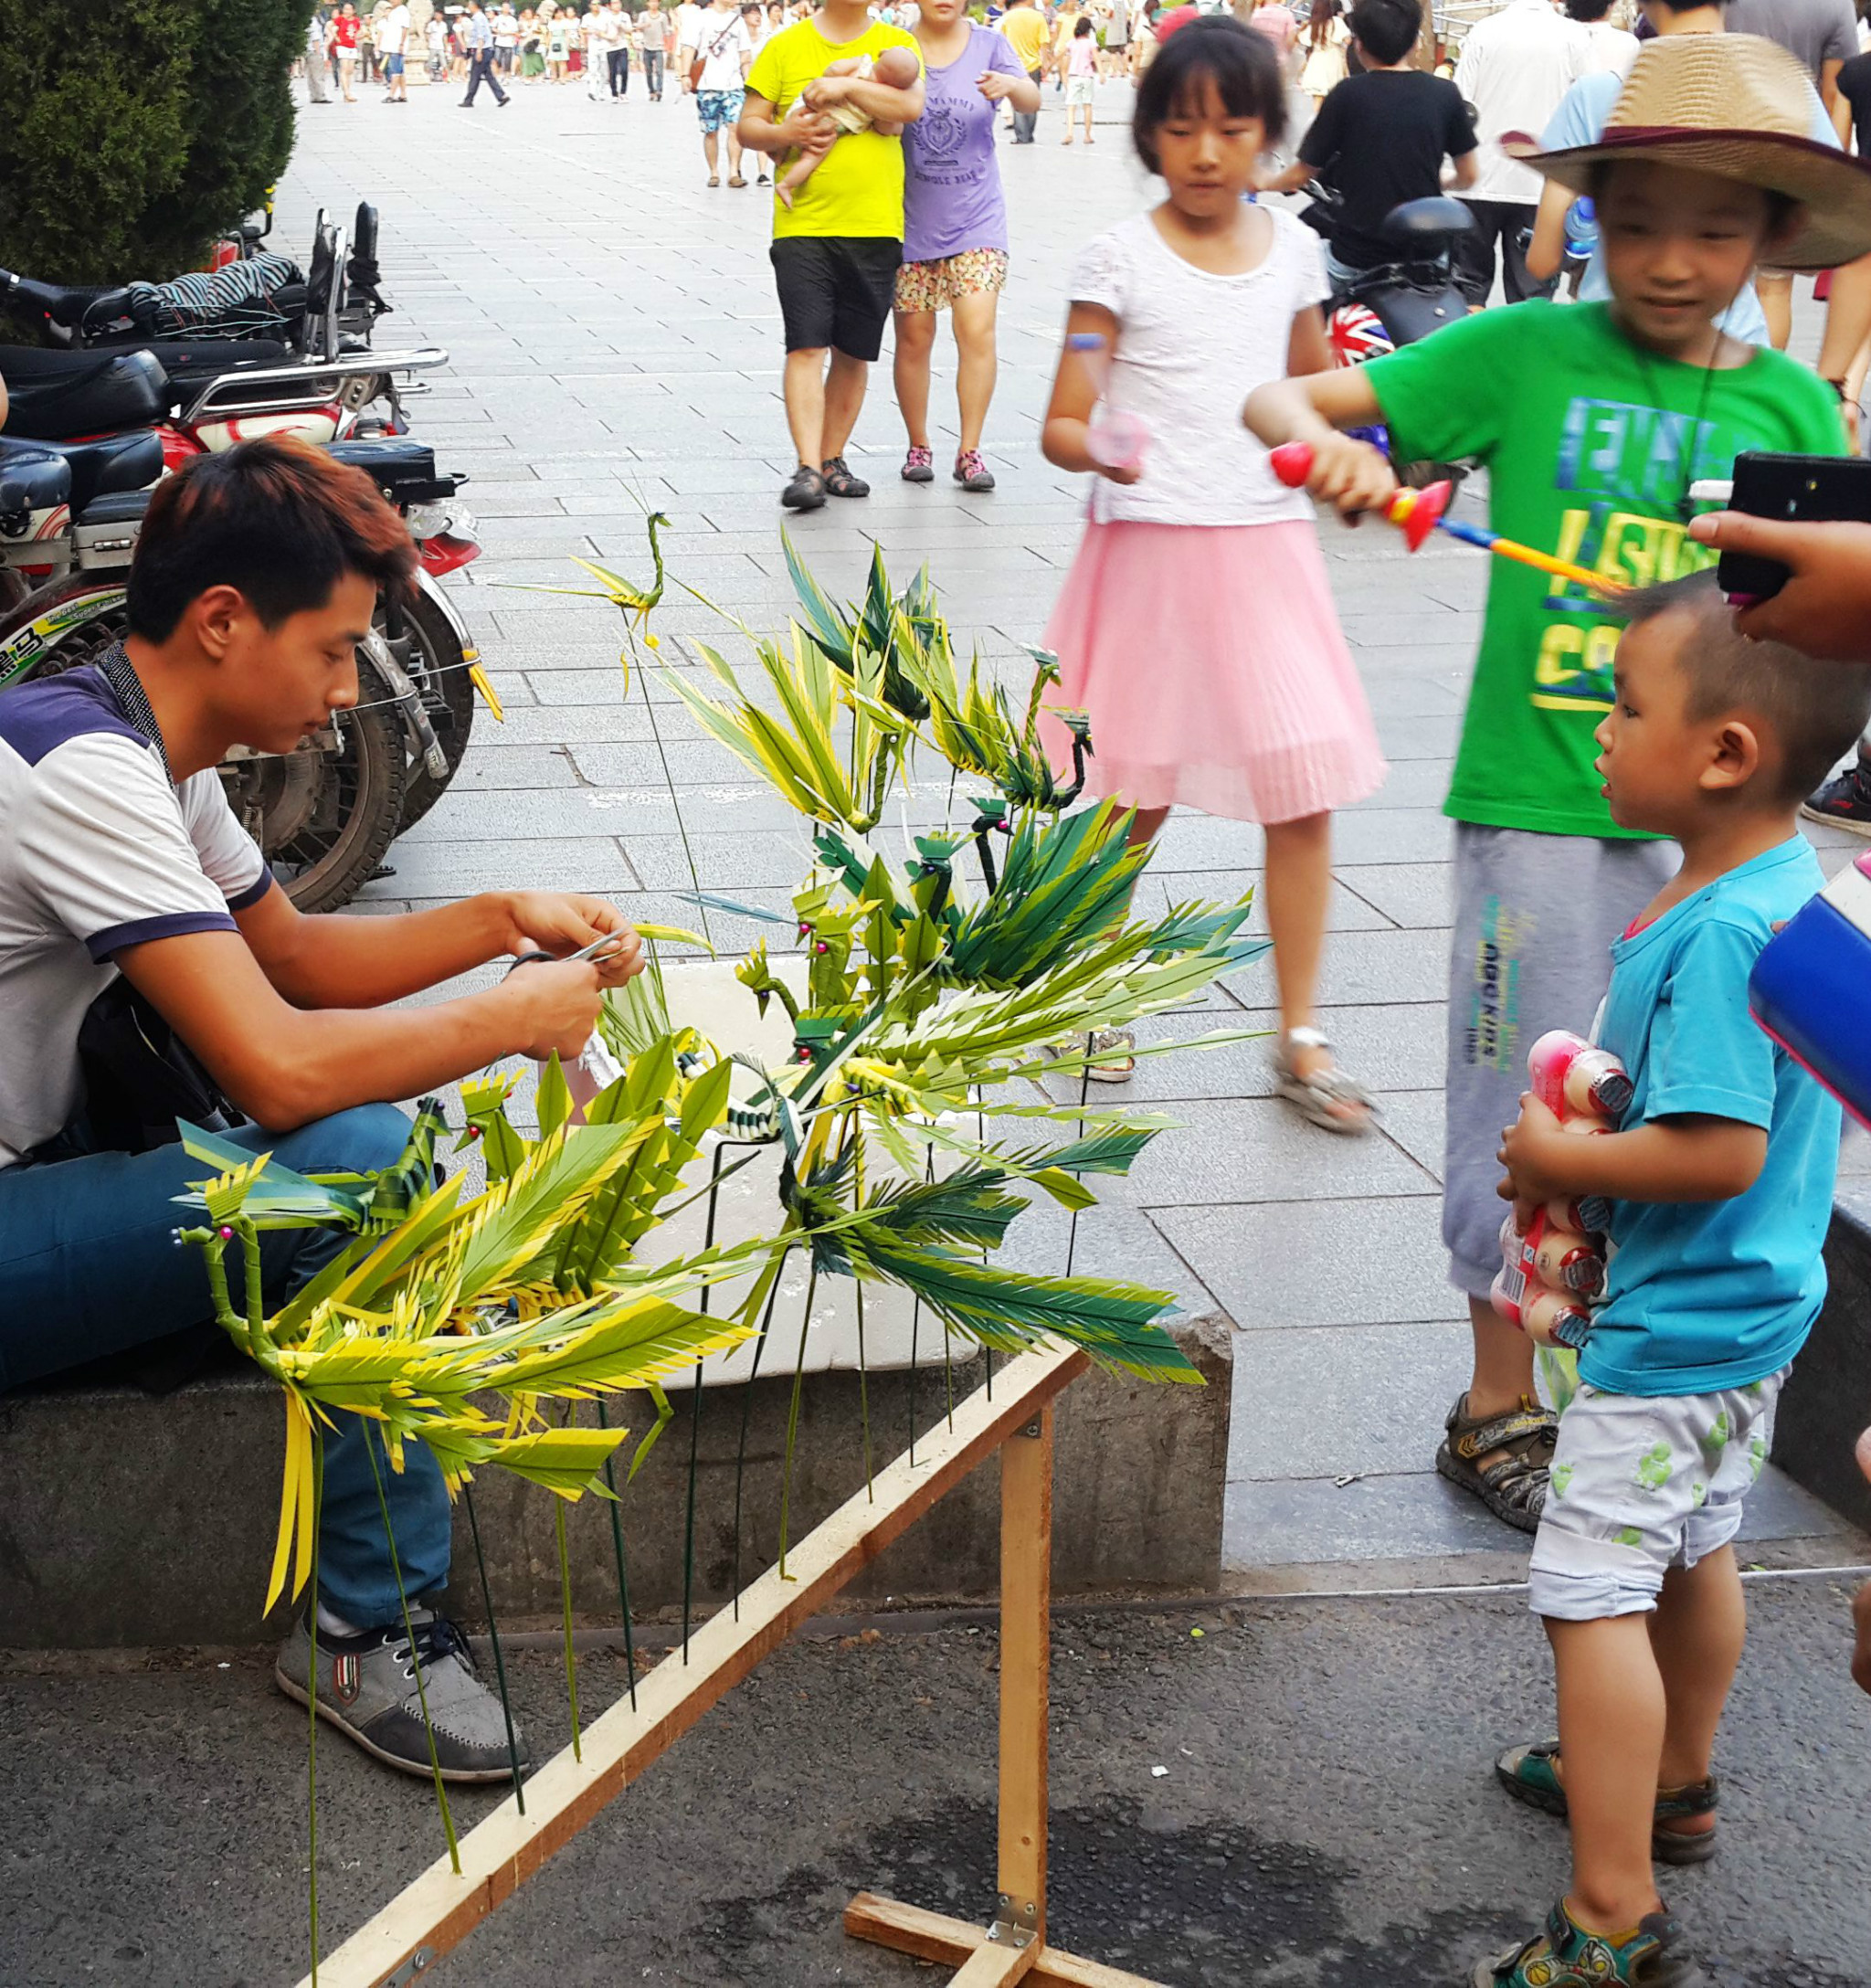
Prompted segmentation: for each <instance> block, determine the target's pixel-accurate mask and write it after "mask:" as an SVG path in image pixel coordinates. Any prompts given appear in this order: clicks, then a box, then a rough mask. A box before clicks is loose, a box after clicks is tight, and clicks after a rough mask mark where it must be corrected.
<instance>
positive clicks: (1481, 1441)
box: [1436, 1394, 1559, 1532]
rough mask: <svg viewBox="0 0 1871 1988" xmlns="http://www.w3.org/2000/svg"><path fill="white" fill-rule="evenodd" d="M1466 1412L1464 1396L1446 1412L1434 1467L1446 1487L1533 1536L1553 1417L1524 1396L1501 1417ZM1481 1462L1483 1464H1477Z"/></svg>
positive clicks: (1555, 1427) (1555, 1432)
mask: <svg viewBox="0 0 1871 1988" xmlns="http://www.w3.org/2000/svg"><path fill="white" fill-rule="evenodd" d="M1467 1407H1468V1397H1467V1395H1465V1394H1464V1395H1463V1396H1462V1397H1461V1399H1460V1400H1459V1401H1456V1403H1455V1405H1454V1407H1453V1408H1452V1409H1451V1410H1450V1411H1449V1419H1448V1421H1447V1422H1445V1423H1444V1424H1443V1426H1444V1427H1445V1428H1446V1429H1447V1431H1448V1434H1447V1435H1446V1436H1445V1437H1444V1438H1443V1444H1442V1447H1441V1448H1440V1449H1438V1450H1437V1452H1436V1468H1437V1469H1438V1470H1439V1471H1441V1472H1442V1474H1443V1476H1445V1477H1446V1478H1447V1479H1448V1480H1449V1482H1450V1483H1451V1484H1458V1485H1460V1486H1462V1488H1463V1489H1464V1491H1472V1492H1474V1494H1475V1496H1476V1497H1478V1498H1479V1499H1480V1500H1481V1502H1482V1503H1483V1504H1484V1505H1485V1506H1486V1507H1487V1508H1488V1510H1489V1511H1491V1512H1492V1513H1493V1514H1494V1515H1495V1517H1496V1518H1499V1519H1504V1520H1505V1521H1506V1523H1507V1524H1508V1525H1510V1526H1513V1527H1515V1528H1517V1529H1518V1530H1519V1531H1521V1532H1538V1530H1539V1515H1540V1512H1541V1511H1542V1510H1543V1509H1544V1508H1545V1506H1546V1487H1547V1473H1548V1470H1549V1468H1550V1466H1551V1464H1552V1460H1553V1447H1554V1445H1555V1444H1556V1443H1558V1441H1559V1417H1558V1416H1557V1415H1556V1414H1554V1412H1552V1410H1551V1409H1549V1408H1545V1407H1542V1406H1541V1405H1540V1404H1539V1403H1538V1402H1537V1401H1528V1400H1527V1397H1526V1396H1525V1395H1522V1396H1521V1398H1520V1405H1519V1407H1517V1408H1514V1409H1509V1410H1508V1412H1506V1414H1505V1415H1478V1416H1471V1415H1469V1414H1468V1413H1466V1410H1467ZM1496 1453H1498V1454H1496ZM1481 1457H1486V1458H1488V1462H1486V1463H1485V1464H1484V1463H1481V1462H1479V1461H1477V1459H1479V1458H1481Z"/></svg>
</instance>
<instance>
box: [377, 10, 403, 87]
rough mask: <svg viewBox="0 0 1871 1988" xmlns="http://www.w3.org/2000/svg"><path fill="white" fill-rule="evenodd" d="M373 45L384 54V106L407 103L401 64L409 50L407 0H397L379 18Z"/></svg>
mask: <svg viewBox="0 0 1871 1988" xmlns="http://www.w3.org/2000/svg"><path fill="white" fill-rule="evenodd" d="M376 45H377V47H378V48H379V49H380V50H382V52H383V58H384V80H385V83H386V86H387V87H386V92H385V96H384V101H385V102H386V103H407V102H408V100H409V95H408V90H409V84H408V79H407V77H406V76H405V74H404V62H405V58H407V54H408V49H409V9H408V6H407V5H406V0H396V5H394V6H392V7H391V8H390V9H389V11H388V12H387V13H386V14H384V15H381V16H379V17H378V20H377V24H376Z"/></svg>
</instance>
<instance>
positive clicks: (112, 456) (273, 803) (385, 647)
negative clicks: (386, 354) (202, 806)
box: [0, 431, 478, 911]
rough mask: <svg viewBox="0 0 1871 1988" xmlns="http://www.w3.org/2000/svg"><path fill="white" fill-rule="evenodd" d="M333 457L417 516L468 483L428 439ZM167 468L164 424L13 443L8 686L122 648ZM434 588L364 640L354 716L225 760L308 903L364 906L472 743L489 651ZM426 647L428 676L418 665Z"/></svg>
mask: <svg viewBox="0 0 1871 1988" xmlns="http://www.w3.org/2000/svg"><path fill="white" fill-rule="evenodd" d="M333 453H335V454H337V455H338V456H339V457H340V458H341V460H347V461H350V462H352V463H354V464H355V465H357V466H358V467H361V468H364V469H365V470H366V471H367V472H368V473H369V474H370V475H371V476H372V477H373V478H374V480H375V481H376V482H377V485H378V488H379V489H381V490H382V491H383V492H384V493H385V495H386V497H387V498H389V499H390V500H391V501H392V502H397V503H398V504H399V507H400V508H403V509H404V511H405V514H406V515H408V516H411V517H415V518H419V516H420V513H421V509H422V507H423V506H424V505H425V504H427V505H429V506H431V507H434V506H438V505H441V504H445V503H446V502H447V500H448V498H449V496H450V495H451V494H452V492H453V489H454V480H453V479H451V478H449V477H439V476H438V475H437V474H436V473H435V465H434V458H433V455H432V453H431V452H430V451H429V450H428V449H427V448H426V447H424V446H423V445H421V444H419V443H413V442H409V441H407V440H404V439H393V440H388V441H363V442H349V443H339V444H337V445H335V446H334V449H333ZM161 467H162V442H161V439H159V438H158V437H157V436H156V435H155V434H153V433H152V432H149V431H143V432H141V433H131V434H127V435H119V436H111V437H107V438H104V439H100V440H97V441H92V442H79V443H75V444H69V445H66V446H65V447H63V448H60V447H58V445H56V444H50V443H31V442H13V441H8V440H6V439H5V438H0V602H5V606H4V607H0V689H4V687H5V686H6V685H7V684H10V683H15V682H24V681H26V679H28V678H31V677H35V676H40V675H45V674H48V673H52V672H55V671H64V670H69V669H74V668H78V667H79V666H81V665H83V664H85V663H88V662H91V661H96V659H97V658H98V657H99V656H100V655H101V654H102V653H103V652H104V651H105V650H108V649H109V648H110V647H111V645H112V644H113V643H114V642H116V641H118V640H121V638H122V632H123V606H124V581H125V578H126V576H127V574H128V570H129V566H130V562H131V557H132V554H133V552H134V550H135V546H136V539H137V534H138V532H139V530H140V529H141V526H142V522H143V512H144V510H145V508H146V507H147V505H148V502H149V496H150V492H149V491H148V489H147V488H146V487H144V486H145V485H147V484H148V483H149V482H150V481H153V479H154V478H155V477H156V476H157V475H159V474H160V471H161ZM477 549H478V548H477ZM425 580H426V576H424V575H422V574H421V573H420V571H419V570H418V594H417V596H416V597H415V598H414V599H413V600H412V601H410V602H409V603H408V604H407V606H401V607H399V606H397V605H396V604H394V603H393V604H391V605H390V606H389V607H388V608H386V609H380V611H379V615H378V625H377V626H375V627H374V628H373V629H372V630H371V633H370V634H369V635H368V636H367V637H366V638H365V641H364V642H363V643H362V644H361V645H360V648H359V654H358V679H359V693H360V694H359V700H358V703H357V705H356V707H355V708H354V710H352V711H349V712H346V713H344V714H342V715H341V716H340V717H338V718H335V719H334V720H333V724H331V725H330V726H328V727H326V728H325V729H324V730H323V731H322V732H321V733H319V734H317V735H314V736H313V737H312V738H310V739H308V740H307V741H305V742H304V743H303V744H302V745H300V746H299V747H298V748H297V749H295V750H294V751H293V752H291V753H287V754H272V753H261V752H258V751H255V750H253V749H251V748H248V747H236V748H235V749H234V750H233V751H232V752H231V753H230V754H229V755H228V756H227V760H225V761H224V762H223V764H222V767H221V777H222V779H223V781H224V782H225V783H226V785H227V790H228V798H229V799H230V800H231V801H232V803H233V805H234V809H235V811H236V813H237V814H238V815H239V816H240V817H241V819H242V820H243V821H244V822H245V823H246V825H247V827H248V830H249V832H250V833H252V834H253V836H254V839H255V840H256V841H258V842H259V845H260V848H261V850H262V851H263V853H264V854H265V855H266V857H267V860H268V862H269V864H270V866H271V867H272V868H273V870H274V872H275V874H277V875H278V876H279V878H280V883H282V885H283V886H284V887H285V889H286V890H287V892H288V894H290V895H291V897H292V899H293V901H294V902H295V903H296V904H298V905H299V906H300V908H301V910H307V911H330V910H333V909H335V908H337V907H338V906H339V905H341V904H346V903H348V902H349V901H350V899H351V898H352V897H353V896H354V895H355V894H356V892H357V891H358V889H359V888H360V887H361V886H362V885H363V884H364V883H365V882H366V881H367V880H368V879H369V878H370V877H371V876H372V875H373V874H374V873H375V871H376V869H377V867H378V865H379V863H380V862H381V861H382V859H383V856H384V853H385V851H386V850H387V849H388V847H389V844H390V842H391V841H392V839H393V838H394V837H395V836H396V833H397V832H398V831H399V830H400V829H401V828H403V827H404V826H407V822H409V821H411V820H416V819H417V818H418V815H419V814H420V813H421V812H422V811H424V809H426V808H427V807H428V806H429V805H432V803H433V801H434V800H435V798H437V797H439V794H440V793H441V792H442V790H443V789H444V788H446V786H447V785H448V782H449V778H450V777H451V776H452V774H453V771H454V767H455V766H456V765H458V764H459V762H460V753H461V751H463V750H465V747H466V744H467V730H468V724H469V722H471V716H472V699H473V687H472V682H471V676H472V674H473V673H474V672H475V671H476V670H477V667H478V657H477V655H476V652H475V650H474V649H473V647H472V645H471V644H470V643H469V642H468V640H467V637H466V630H465V629H464V628H463V627H462V625H461V623H460V619H459V617H457V616H456V615H455V614H454V611H453V609H452V608H449V606H448V604H447V602H446V599H445V598H444V597H443V596H441V594H440V593H439V590H436V589H434V588H433V587H432V585H431V586H428V587H425V586H424V582H425ZM32 582H37V584H36V585H35V584H30V583H32ZM418 651H419V653H420V654H421V657H422V664H423V681H420V682H418V679H417V678H416V677H415V676H414V675H413V674H412V673H411V671H410V670H409V668H408V667H407V665H408V663H409V661H412V660H413V659H414V658H415V657H416V656H417V654H418ZM438 658H439V659H441V660H439V661H437V660H436V659H438ZM432 699H433V700H434V702H435V706H436V713H437V715H438V716H439V718H440V719H441V721H442V726H441V729H440V730H439V728H438V726H437V724H436V723H435V722H434V720H433V719H432V718H431V715H430V705H431V700H432ZM464 708H465V711H466V714H467V715H466V718H465V719H462V718H461V717H460V714H461V712H462V711H463V709H464ZM444 736H446V737H447V739H448V744H447V745H445V744H444V743H443V740H444ZM406 738H407V740H408V741H409V742H410V751H409V754H408V756H407V758H406V752H405V739H406ZM450 747H452V748H453V756H452V758H451V756H450ZM412 761H413V763H414V775H413V777H412V771H411V762H412ZM418 789H421V791H418Z"/></svg>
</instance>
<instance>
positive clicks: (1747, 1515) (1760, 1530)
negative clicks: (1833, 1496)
mask: <svg viewBox="0 0 1871 1988" xmlns="http://www.w3.org/2000/svg"><path fill="white" fill-rule="evenodd" d="M1850 1530H1851V1528H1849V1527H1848V1526H1847V1525H1846V1523H1845V1520H1844V1519H1842V1518H1841V1517H1839V1515H1838V1514H1837V1513H1836V1512H1835V1511H1834V1510H1833V1508H1832V1507H1831V1506H1829V1505H1828V1504H1826V1503H1825V1501H1824V1500H1823V1498H1816V1497H1814V1496H1813V1494H1812V1493H1811V1492H1810V1491H1806V1490H1802V1488H1801V1486H1798V1485H1796V1484H1795V1483H1794V1482H1793V1480H1792V1478H1791V1477H1789V1476H1788V1475H1786V1473H1785V1472H1784V1471H1782V1470H1781V1468H1780V1467H1779V1465H1775V1464H1770V1465H1768V1466H1767V1468H1766V1469H1765V1470H1763V1471H1762V1472H1761V1473H1760V1478H1759V1480H1758V1481H1757V1482H1756V1484H1755V1486H1754V1488H1753V1490H1751V1491H1750V1492H1749V1494H1748V1501H1747V1503H1746V1504H1745V1505H1744V1506H1743V1507H1741V1530H1740V1534H1739V1538H1740V1539H1741V1541H1742V1542H1743V1543H1745V1542H1747V1541H1749V1540H1755V1541H1760V1540H1767V1539H1813V1538H1820V1539H1824V1538H1828V1537H1831V1536H1833V1535H1835V1534H1840V1533H1846V1534H1849V1532H1850ZM1747 1558H1748V1556H1747V1555H1746V1553H1745V1552H1744V1553H1743V1554H1742V1556H1741V1561H1742V1564H1743V1565H1744V1566H1745V1565H1746V1564H1747Z"/></svg>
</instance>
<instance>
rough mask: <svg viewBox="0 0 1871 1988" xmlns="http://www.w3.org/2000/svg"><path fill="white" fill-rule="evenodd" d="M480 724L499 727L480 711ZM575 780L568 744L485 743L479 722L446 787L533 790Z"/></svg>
mask: <svg viewBox="0 0 1871 1988" xmlns="http://www.w3.org/2000/svg"><path fill="white" fill-rule="evenodd" d="M481 724H484V725H485V727H486V729H487V730H488V731H490V732H498V731H499V729H500V727H499V726H497V725H496V724H494V723H493V721H492V718H488V717H486V716H485V715H484V714H483V715H482V717H481ZM578 784H579V774H578V768H577V767H576V764H575V763H574V761H573V758H572V754H571V749H570V747H568V746H566V745H557V744H554V745H487V744H484V743H483V742H482V740H481V726H480V725H479V724H478V725H477V727H476V730H475V734H474V739H473V749H472V750H471V751H470V753H469V755H468V756H467V757H466V758H465V759H464V760H463V761H462V762H461V766H460V770H459V771H458V772H457V773H456V775H455V777H454V780H453V782H452V783H451V785H450V787H449V793H451V794H485V793H501V792H506V791H510V790H511V791H517V792H523V793H537V792H539V791H541V790H543V789H545V788H557V787H576V786H577V785H578Z"/></svg>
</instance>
